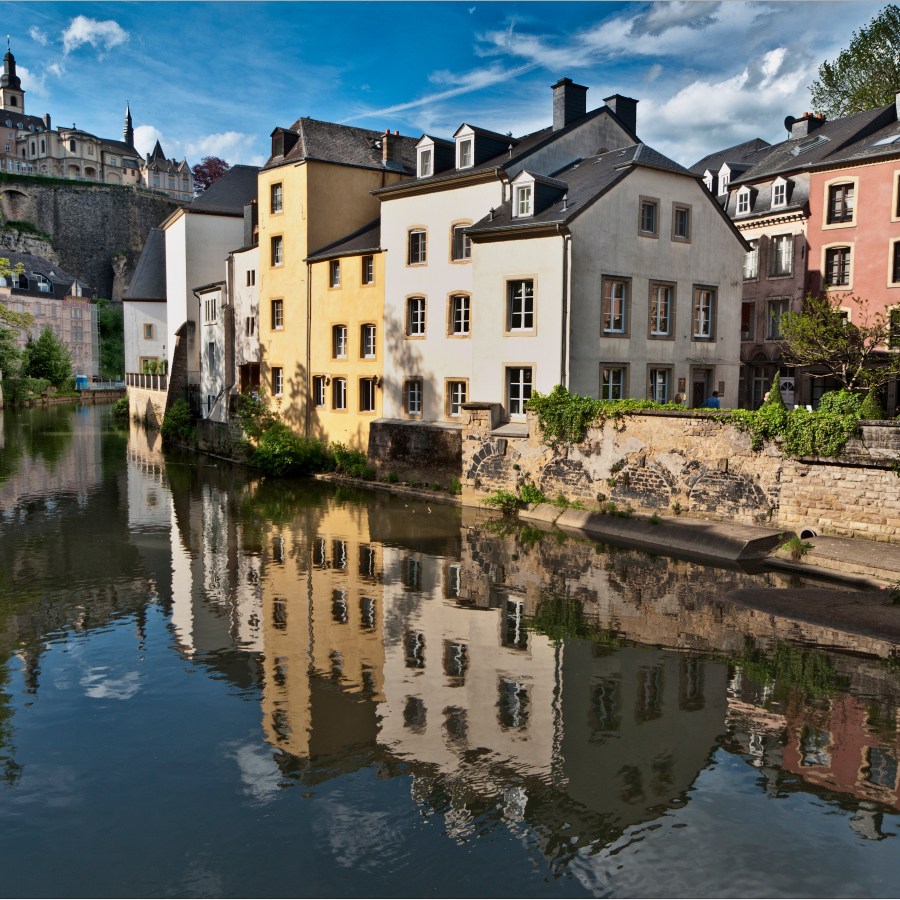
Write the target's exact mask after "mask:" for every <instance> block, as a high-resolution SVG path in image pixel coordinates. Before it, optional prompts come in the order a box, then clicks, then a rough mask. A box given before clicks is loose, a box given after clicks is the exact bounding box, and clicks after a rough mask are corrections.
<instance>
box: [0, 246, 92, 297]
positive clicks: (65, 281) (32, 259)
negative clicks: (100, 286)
mask: <svg viewBox="0 0 900 900" xmlns="http://www.w3.org/2000/svg"><path fill="white" fill-rule="evenodd" d="M3 256H4V258H6V259H8V260H9V262H10V264H11V265H13V266H16V265H18V264H19V263H21V264H22V267H23V268H24V269H25V273H24V274H25V277H26V278H27V277H29V276H32V275H43V276H44V277H45V278H46V279H47V280H48V281H50V282H51V284H52V285H53V292H52V294H51V295H50V296H53V297H61V296H64V295H65V293H66V291H67V289H68V288H70V287H71V286H72V285H73V284H74V283H75V282H76V281H77V282H78V283H79V284H80V285H81V287H82V290H83V292H84V293H85V294H90V288H89V287H88V285H86V284H85V283H84V282H83V281H81V280H80V279H78V278H76V277H75V276H74V275H70V274H69V273H68V272H66V271H65V270H64V269H61V268H60V266H59V264H58V263H54V262H51V261H50V260H49V259H44V258H43V257H42V256H34V255H33V254H31V253H18V252H16V251H15V250H4V251H3ZM13 290H15V288H13Z"/></svg>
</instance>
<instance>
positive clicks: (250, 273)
mask: <svg viewBox="0 0 900 900" xmlns="http://www.w3.org/2000/svg"><path fill="white" fill-rule="evenodd" d="M255 284H256V269H247V287H253V285H255Z"/></svg>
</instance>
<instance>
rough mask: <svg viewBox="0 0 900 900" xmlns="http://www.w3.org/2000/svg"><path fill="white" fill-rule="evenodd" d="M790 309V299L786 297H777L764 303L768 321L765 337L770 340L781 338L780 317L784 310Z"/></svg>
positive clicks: (788, 310)
mask: <svg viewBox="0 0 900 900" xmlns="http://www.w3.org/2000/svg"><path fill="white" fill-rule="evenodd" d="M790 309H791V301H790V300H789V299H788V298H787V297H777V298H776V299H774V300H770V301H769V302H768V304H767V305H766V319H767V320H768V322H769V327H768V330H767V333H766V337H767V338H768V339H769V340H770V341H777V340H779V339H780V338H781V317H782V316H783V315H784V314H785V313H786V312H790Z"/></svg>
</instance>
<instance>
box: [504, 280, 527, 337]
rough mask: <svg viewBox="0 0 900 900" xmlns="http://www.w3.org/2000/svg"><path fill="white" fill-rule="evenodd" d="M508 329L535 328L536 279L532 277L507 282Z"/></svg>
mask: <svg viewBox="0 0 900 900" xmlns="http://www.w3.org/2000/svg"><path fill="white" fill-rule="evenodd" d="M506 298H507V303H506V308H507V309H506V328H507V331H533V330H534V281H533V280H532V279H530V278H526V279H522V280H517V281H510V282H508V283H507V294H506Z"/></svg>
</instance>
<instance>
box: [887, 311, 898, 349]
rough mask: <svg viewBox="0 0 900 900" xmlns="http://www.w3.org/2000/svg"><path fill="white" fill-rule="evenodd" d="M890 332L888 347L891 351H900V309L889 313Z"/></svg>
mask: <svg viewBox="0 0 900 900" xmlns="http://www.w3.org/2000/svg"><path fill="white" fill-rule="evenodd" d="M888 317H889V322H890V332H889V333H888V347H890V348H891V350H897V349H900V307H894V309H892V310H889V311H888Z"/></svg>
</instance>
